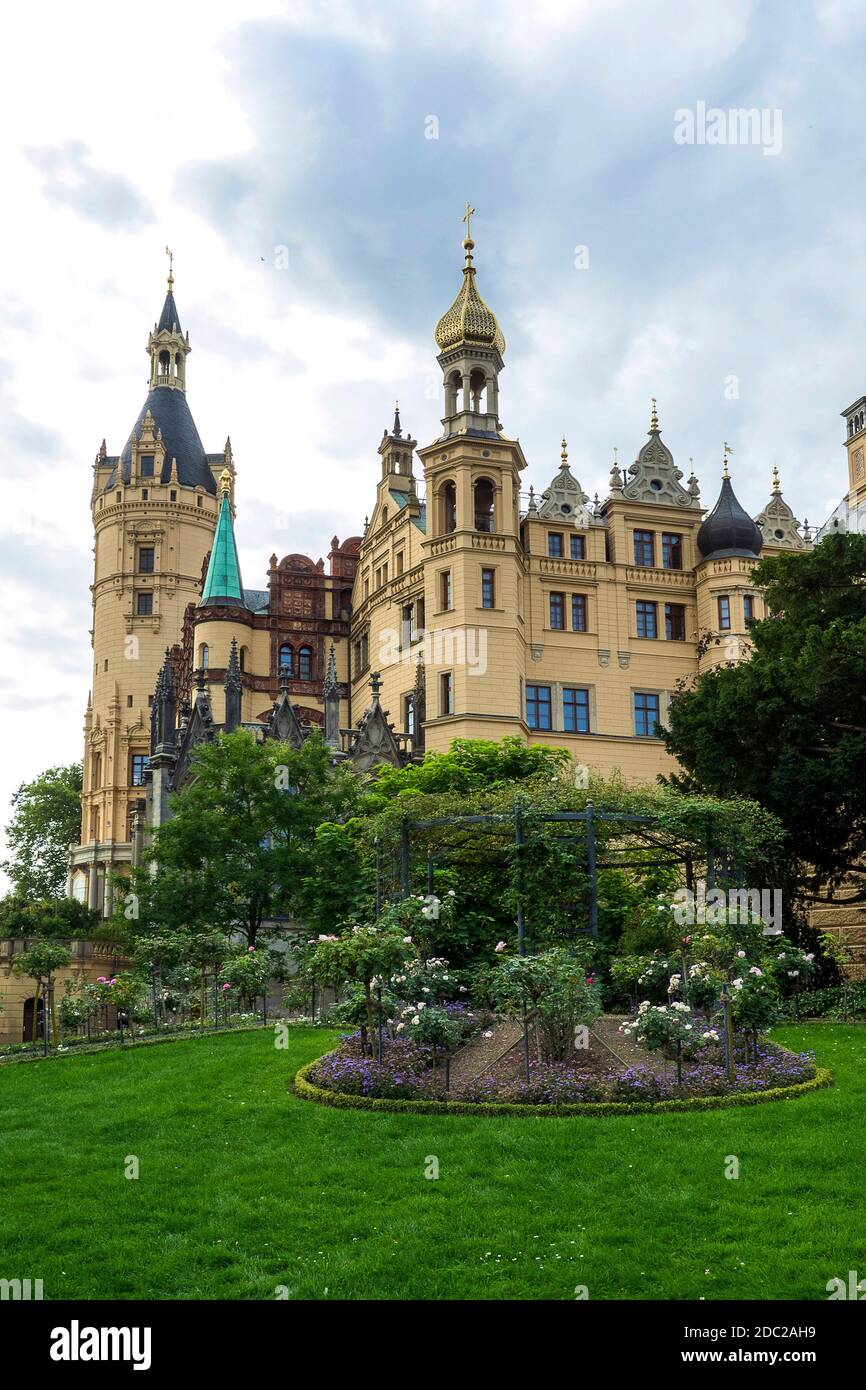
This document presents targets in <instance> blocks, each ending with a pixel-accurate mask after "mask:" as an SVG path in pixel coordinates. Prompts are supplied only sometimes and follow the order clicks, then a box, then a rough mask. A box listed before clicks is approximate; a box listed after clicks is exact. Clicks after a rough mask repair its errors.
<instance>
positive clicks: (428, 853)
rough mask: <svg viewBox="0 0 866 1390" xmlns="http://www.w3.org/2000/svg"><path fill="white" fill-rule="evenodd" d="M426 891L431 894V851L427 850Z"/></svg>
mask: <svg viewBox="0 0 866 1390" xmlns="http://www.w3.org/2000/svg"><path fill="white" fill-rule="evenodd" d="M427 892H428V893H429V894H430V895H431V896H432V894H433V851H432V849H428V851H427Z"/></svg>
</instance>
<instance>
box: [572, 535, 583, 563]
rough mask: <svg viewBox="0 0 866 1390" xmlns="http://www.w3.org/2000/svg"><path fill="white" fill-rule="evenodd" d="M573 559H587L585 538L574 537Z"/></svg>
mask: <svg viewBox="0 0 866 1390" xmlns="http://www.w3.org/2000/svg"><path fill="white" fill-rule="evenodd" d="M571 558H572V560H585V559H586V538H585V537H584V536H572V538H571Z"/></svg>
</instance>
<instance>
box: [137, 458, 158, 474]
mask: <svg viewBox="0 0 866 1390" xmlns="http://www.w3.org/2000/svg"><path fill="white" fill-rule="evenodd" d="M153 457H154V456H153V454H142V456H141V458H140V459H139V463H140V464H141V476H142V478H152V477H153Z"/></svg>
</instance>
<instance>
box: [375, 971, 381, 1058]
mask: <svg viewBox="0 0 866 1390" xmlns="http://www.w3.org/2000/svg"><path fill="white" fill-rule="evenodd" d="M376 1005H377V1008H378V1010H379V1028H378V1033H379V1038H378V1054H379V1055H378V1058H377V1061H379V1062H381V1060H382V986H381V985H378V986H377V988H376Z"/></svg>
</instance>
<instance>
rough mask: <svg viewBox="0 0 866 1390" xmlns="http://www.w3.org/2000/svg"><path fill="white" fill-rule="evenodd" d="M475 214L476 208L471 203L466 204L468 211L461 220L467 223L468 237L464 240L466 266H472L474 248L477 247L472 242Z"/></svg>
mask: <svg viewBox="0 0 866 1390" xmlns="http://www.w3.org/2000/svg"><path fill="white" fill-rule="evenodd" d="M474 212H475V209H474V207H473V206H472V204H471V203H467V204H466V211H465V212H464V214H463V216H462V218H461V219H460V220H461V221H462V222H465V223H466V235H465V237H464V238H463V250H464V251H465V252H466V264H467V265H471V264H472V252H473V249H474V247H475V242H474V241H473V240H472V216H473V214H474Z"/></svg>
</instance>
